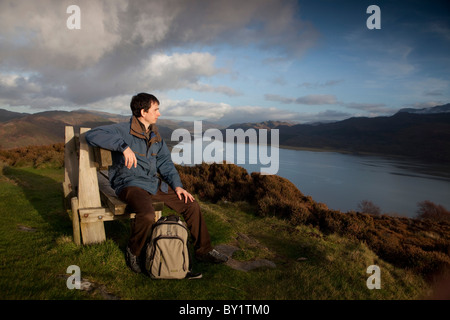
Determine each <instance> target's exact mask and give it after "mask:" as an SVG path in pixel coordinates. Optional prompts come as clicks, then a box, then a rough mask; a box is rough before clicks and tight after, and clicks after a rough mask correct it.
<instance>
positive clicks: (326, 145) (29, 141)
mask: <svg viewBox="0 0 450 320" xmlns="http://www.w3.org/2000/svg"><path fill="white" fill-rule="evenodd" d="M128 119H129V116H123V115H117V114H110V113H104V112H94V111H86V110H76V111H46V112H39V113H34V114H28V113H17V112H11V111H7V110H3V109H0V149H11V148H15V147H24V146H29V145H48V144H53V143H59V142H63V141H64V127H65V126H66V125H72V126H75V127H90V128H92V127H96V126H99V125H104V124H112V123H117V122H122V121H128ZM202 127H203V130H207V129H208V128H212V127H214V128H218V129H221V130H225V129H226V128H224V127H222V126H219V125H216V124H214V123H208V122H205V121H203V123H202ZM158 128H159V131H160V133H161V135H162V136H163V138H164V139H165V140H166V141H168V142H169V144H170V137H171V133H172V131H173V130H175V129H176V128H185V129H188V130H189V131H191V132H193V122H186V121H176V120H166V119H160V120H158ZM227 128H228V129H236V128H242V129H243V130H247V129H249V128H254V129H269V130H271V129H278V130H279V139H280V141H279V143H280V146H284V147H292V148H314V149H322V150H335V151H344V152H352V153H373V154H383V155H399V156H407V157H414V158H420V159H425V160H430V161H439V162H448V161H449V160H450V104H446V105H441V106H436V107H432V108H424V109H412V108H405V109H401V110H399V111H398V112H397V113H396V114H394V115H392V116H385V117H373V118H366V117H354V118H349V119H346V120H342V121H337V122H331V123H314V124H294V123H289V122H281V121H266V122H261V123H240V124H233V125H231V126H229V127H227ZM269 136H270V135H269Z"/></svg>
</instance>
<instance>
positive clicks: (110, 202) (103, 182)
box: [98, 172, 127, 215]
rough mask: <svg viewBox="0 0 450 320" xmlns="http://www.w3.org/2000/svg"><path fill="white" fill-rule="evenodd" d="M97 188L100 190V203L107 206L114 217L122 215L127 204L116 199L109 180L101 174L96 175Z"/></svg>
mask: <svg viewBox="0 0 450 320" xmlns="http://www.w3.org/2000/svg"><path fill="white" fill-rule="evenodd" d="M98 187H99V189H100V197H101V198H102V201H103V202H104V203H105V204H106V205H107V206H108V208H109V210H111V212H112V214H114V215H121V214H124V213H125V211H126V208H127V204H126V203H125V202H123V201H121V200H120V199H119V198H117V196H116V193H115V192H114V190H113V189H112V188H111V185H110V183H109V180H108V179H107V178H106V177H105V176H104V175H103V174H102V173H101V172H99V173H98Z"/></svg>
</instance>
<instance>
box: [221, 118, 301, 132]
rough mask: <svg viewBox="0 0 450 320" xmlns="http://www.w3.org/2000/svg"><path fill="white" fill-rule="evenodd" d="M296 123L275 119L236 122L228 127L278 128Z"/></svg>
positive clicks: (244, 128) (245, 128)
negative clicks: (256, 121)
mask: <svg viewBox="0 0 450 320" xmlns="http://www.w3.org/2000/svg"><path fill="white" fill-rule="evenodd" d="M293 125H294V123H290V122H286V121H273V120H269V121H264V122H258V123H250V122H247V123H236V124H232V125H230V126H228V127H227V129H238V128H240V129H243V130H247V129H250V128H254V129H268V130H270V129H275V128H278V127H280V126H286V127H290V126H293Z"/></svg>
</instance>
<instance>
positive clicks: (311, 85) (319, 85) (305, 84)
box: [299, 80, 344, 89]
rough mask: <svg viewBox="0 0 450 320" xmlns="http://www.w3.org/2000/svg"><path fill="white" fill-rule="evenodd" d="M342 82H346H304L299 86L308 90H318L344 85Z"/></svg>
mask: <svg viewBox="0 0 450 320" xmlns="http://www.w3.org/2000/svg"><path fill="white" fill-rule="evenodd" d="M342 82H344V80H328V81H325V82H323V83H320V82H316V83H311V82H303V83H302V84H300V85H299V87H304V88H308V89H318V88H325V87H331V86H335V85H338V84H339V83H342Z"/></svg>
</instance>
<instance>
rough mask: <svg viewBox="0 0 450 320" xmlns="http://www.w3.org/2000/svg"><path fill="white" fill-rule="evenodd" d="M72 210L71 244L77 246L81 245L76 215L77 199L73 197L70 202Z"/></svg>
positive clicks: (77, 214) (77, 215)
mask: <svg viewBox="0 0 450 320" xmlns="http://www.w3.org/2000/svg"><path fill="white" fill-rule="evenodd" d="M70 203H71V209H72V228H73V242H75V244H76V245H77V246H79V245H80V244H81V235H80V215H79V213H78V198H77V197H73V198H72V199H71V201H70Z"/></svg>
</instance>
